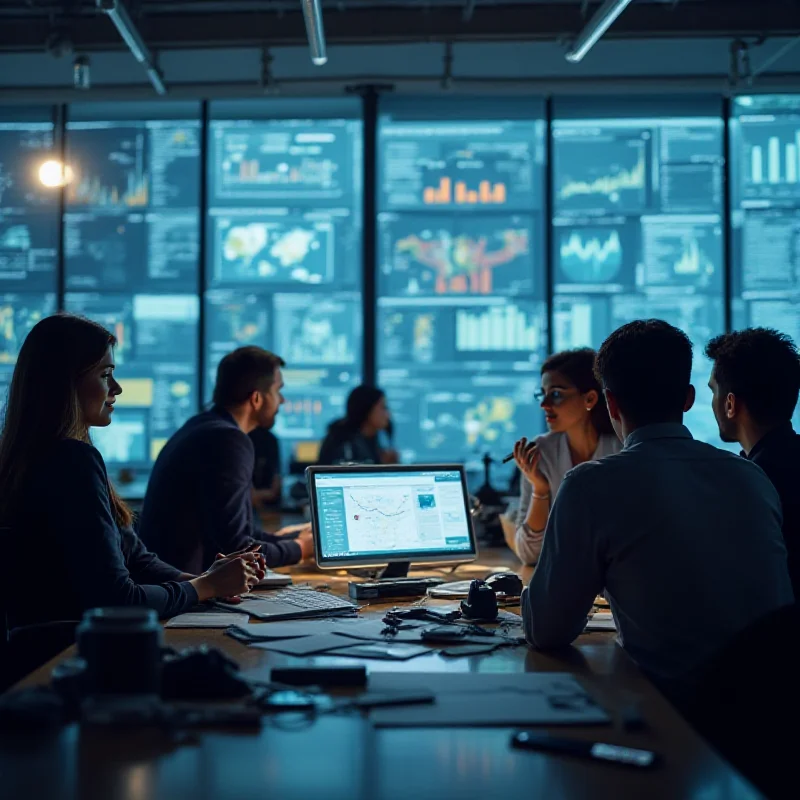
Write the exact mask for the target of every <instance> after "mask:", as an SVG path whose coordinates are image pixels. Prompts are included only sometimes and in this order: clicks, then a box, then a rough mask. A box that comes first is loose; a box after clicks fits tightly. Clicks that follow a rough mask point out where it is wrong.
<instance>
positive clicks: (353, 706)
mask: <svg viewBox="0 0 800 800" xmlns="http://www.w3.org/2000/svg"><path fill="white" fill-rule="evenodd" d="M275 624H280V623H275ZM305 624H312V625H314V624H315V623H305ZM317 624H318V623H317ZM259 627H269V626H268V625H266V626H259ZM231 630H235V629H231ZM412 630H416V628H412ZM354 632H356V633H358V634H359V635H364V636H367V635H368V632H367V633H364V632H362V631H354ZM337 636H338V634H335V633H319V634H312V635H309V636H300V637H294V638H291V639H287V641H290V642H295V643H297V642H301V643H302V642H309V641H310V640H313V639H317V640H320V639H322V638H325V637H328V638H330V639H334V638H336V637H337ZM114 644H118V641H116V642H115V641H114V637H109V638H108V639H106V641H101V640H100V639H98V640H96V641H95V643H94V645H93V649H91V650H85V648H81V657H80V658H77V659H73V660H72V661H69V662H64V663H62V664H61V665H60V666H59V667H58V668H57V669H56V670H54V673H53V676H52V681H51V684H50V686H48V687H40V688H36V689H24V690H21V691H18V692H13V693H10V694H7V695H5V696H3V697H2V698H0V726H4V727H6V726H15V727H14V729H19V728H20V727H24V728H28V729H30V728H42V727H58V726H62V725H65V724H68V723H70V722H79V723H81V724H84V725H92V726H114V727H118V726H120V725H123V726H126V727H135V726H149V727H152V726H157V727H164V728H167V729H169V730H170V731H173V732H175V731H177V730H180V729H183V728H194V727H208V726H214V725H224V726H230V725H236V726H240V727H241V726H245V727H253V728H259V727H260V726H261V725H262V724H264V723H265V722H268V720H269V719H270V718H271V717H273V716H275V715H282V714H297V713H302V714H303V715H305V716H306V717H308V718H309V719H310V720H311V721H313V718H314V717H315V716H317V715H321V714H331V713H339V714H352V713H356V714H362V715H363V714H366V715H367V718H368V720H369V721H370V723H371V724H372V725H373V727H376V728H404V727H453V726H470V727H510V726H535V725H607V724H609V723H610V722H611V718H610V717H609V715H608V714H607V712H606V711H605V710H604V709H603V708H602V707H601V706H600V705H599V704H598V703H597V702H596V700H595V699H594V698H593V697H592V696H591V694H590V693H589V692H588V691H587V690H586V689H585V688H584V687H583V686H582V685H581V683H580V682H579V681H578V680H577V679H576V678H575V677H574V676H572V675H570V674H569V673H511V674H497V673H455V674H452V673H425V672H411V673H408V672H405V673H404V672H397V673H392V672H382V671H381V672H377V673H374V674H372V673H369V672H368V671H367V669H366V668H365V667H364V665H353V666H345V667H340V666H329V667H325V666H323V667H318V666H316V665H314V666H301V667H288V668H287V667H279V668H274V669H272V670H271V672H270V677H269V680H257V679H252V678H247V677H245V676H243V675H242V674H241V673H240V671H239V666H238V664H237V663H236V661H235V660H233V659H232V658H230V657H229V656H226V655H225V654H223V653H222V652H221V651H219V650H216V649H214V648H209V647H205V646H204V647H200V648H188V649H186V650H183V651H181V652H174V651H169V649H167V650H166V651H165V652H164V653H162V654H161V655H160V656H157V658H156V660H155V661H154V662H153V663H152V664H150V665H144V666H145V667H146V669H145V670H144V672H145V674H146V675H147V680H142V676H141V674H138V673H136V672H135V671H133V670H129V669H124V668H122V664H121V663H118V664H117V667H118V670H117V672H116V673H115V676H114V678H113V680H112V682H111V683H109V680H108V677H107V676H106V677H102V676H100V675H99V672H98V667H99V666H100V665H103V666H110V665H111V663H112V661H113V660H114V655H113V654H112V652H111V651H112V649H113V645H114ZM266 644H268V642H265V641H259V642H257V645H258V646H262V647H263V646H264V645H266ZM334 644H335V643H334ZM353 646H354V647H356V648H358V649H367V648H369V647H372V646H374V645H373V644H372V641H371V640H370V639H363V640H361V643H360V644H359V643H358V642H356V643H355V644H354V645H353ZM390 647H401V648H402V647H414V645H407V644H403V643H400V644H396V645H390ZM314 649H315V648H311V650H314ZM338 649H339V648H338V647H337V646H334V650H338ZM103 650H106V652H105V653H104V652H103ZM303 654H307V653H303ZM140 666H141V665H140Z"/></svg>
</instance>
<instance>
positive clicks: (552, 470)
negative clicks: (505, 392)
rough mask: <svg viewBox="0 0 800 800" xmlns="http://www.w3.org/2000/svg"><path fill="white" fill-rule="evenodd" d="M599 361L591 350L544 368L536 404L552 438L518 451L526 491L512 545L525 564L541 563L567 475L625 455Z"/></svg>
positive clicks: (564, 355) (567, 353)
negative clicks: (555, 504) (555, 502)
mask: <svg viewBox="0 0 800 800" xmlns="http://www.w3.org/2000/svg"><path fill="white" fill-rule="evenodd" d="M595 355H596V354H595V351H594V350H592V349H590V348H588V347H586V348H581V349H578V350H564V351H562V352H560V353H555V354H554V355H552V356H550V357H549V358H548V359H547V360H546V361H545V362H544V364H543V365H542V388H541V391H540V392H538V393H537V394H536V399H537V400H539V402H540V405H541V407H542V409H544V415H545V422H546V423H547V427H548V428H549V433H545V434H543V435H542V436H538V437H536V439H534V441H532V442H528V440H527V439H520V440H519V441H518V442H517V443H516V445H515V446H514V460H515V461H516V462H517V466H518V467H519V468H520V471H521V472H522V491H521V496H520V507H519V515H518V517H517V529H516V534H515V536H514V538H513V540H510V539H509V541H508V544H509V546H510V547H511V549H512V550H514V552H515V553H516V554H517V555H518V556H519V557H520V559H521V560H522V561H523V562H524V563H526V564H535V563H536V562H537V561H538V560H539V554H540V552H541V550H542V541H543V540H544V530H545V527H546V526H547V518H548V516H549V514H550V505H551V503H552V501H553V499H554V498H555V496H556V493H557V492H558V488H559V486H561V481H562V480H563V479H564V475H565V474H566V473H567V472H569V470H571V469H572V468H573V467H576V466H577V465H578V464H583V463H584V462H585V461H596V460H597V459H598V458H603V457H604V456H608V455H611V454H613V453H618V452H619V451H620V449H621V444H620V441H619V439H618V438H617V436H616V434H615V433H614V429H613V428H612V427H611V419H610V418H609V416H608V409H607V408H606V404H605V400H604V399H603V397H602V390H601V388H600V384H599V383H598V382H597V378H595V376H594V359H595Z"/></svg>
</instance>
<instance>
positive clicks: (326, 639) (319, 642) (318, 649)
mask: <svg viewBox="0 0 800 800" xmlns="http://www.w3.org/2000/svg"><path fill="white" fill-rule="evenodd" d="M359 644H360V643H359V642H357V641H356V640H355V639H347V638H346V637H344V636H340V635H339V634H337V633H320V634H317V635H315V636H303V637H302V638H299V639H279V640H276V641H274V642H254V643H253V644H252V645H251V647H257V648H258V649H259V650H270V651H274V652H276V653H286V654H287V655H290V656H311V655H316V654H317V653H325V652H327V651H328V650H343V649H344V648H346V647H348V645H351V646H354V647H355V646H358V645H359Z"/></svg>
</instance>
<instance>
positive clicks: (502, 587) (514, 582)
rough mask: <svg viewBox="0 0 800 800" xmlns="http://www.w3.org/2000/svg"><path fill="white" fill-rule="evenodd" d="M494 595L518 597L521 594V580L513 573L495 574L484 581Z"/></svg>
mask: <svg viewBox="0 0 800 800" xmlns="http://www.w3.org/2000/svg"><path fill="white" fill-rule="evenodd" d="M486 585H487V586H491V587H492V589H494V591H495V593H496V594H504V595H505V596H506V597H519V596H520V595H521V594H522V580H521V579H520V577H519V575H517V574H516V573H515V572H497V573H495V574H494V575H490V576H489V577H488V578H487V579H486Z"/></svg>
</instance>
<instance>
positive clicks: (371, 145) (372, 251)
mask: <svg viewBox="0 0 800 800" xmlns="http://www.w3.org/2000/svg"><path fill="white" fill-rule="evenodd" d="M361 99H362V108H363V126H364V129H363V130H364V133H363V143H364V146H363V169H362V173H361V174H362V177H363V183H364V185H363V188H362V220H361V229H362V250H361V252H362V257H361V260H362V264H361V266H362V269H363V273H362V274H363V280H362V285H361V303H362V313H363V331H364V333H363V336H364V349H363V355H364V367H363V381H364V383H368V384H374V383H376V381H377V370H376V358H375V353H376V346H377V341H376V336H377V331H376V313H375V306H376V303H377V298H376V289H377V281H376V267H377V253H376V242H377V235H376V226H377V224H378V219H377V213H376V208H377V201H376V193H377V190H378V187H377V180H376V178H377V156H378V149H377V134H378V93H377V91H375V89H374V88H373V87H366V89H365V90H364V91H363V92H362V95H361Z"/></svg>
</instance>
